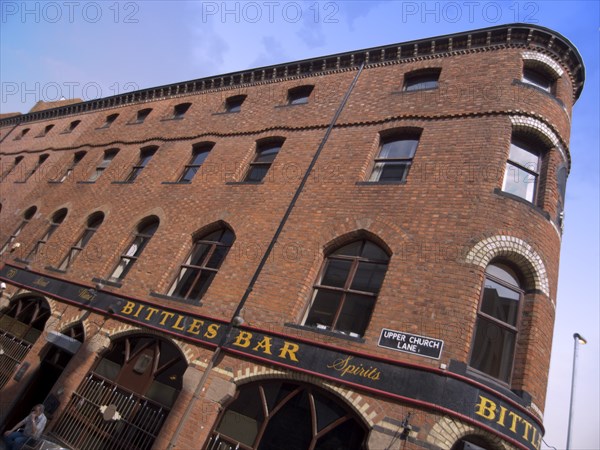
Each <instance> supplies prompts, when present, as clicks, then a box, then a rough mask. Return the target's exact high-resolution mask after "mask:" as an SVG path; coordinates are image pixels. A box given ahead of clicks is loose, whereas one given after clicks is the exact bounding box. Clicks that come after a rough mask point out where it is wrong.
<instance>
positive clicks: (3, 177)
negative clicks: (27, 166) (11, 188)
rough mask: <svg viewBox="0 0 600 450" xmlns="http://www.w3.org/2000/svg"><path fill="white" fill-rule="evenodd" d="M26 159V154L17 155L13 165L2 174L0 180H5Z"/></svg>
mask: <svg viewBox="0 0 600 450" xmlns="http://www.w3.org/2000/svg"><path fill="white" fill-rule="evenodd" d="M24 159H25V157H24V156H16V157H15V159H14V161H13V164H12V166H10V168H9V169H8V170H7V171H6V172H4V173H3V174H2V175H1V176H0V181H4V179H5V178H6V177H8V176H9V175H10V174H11V173H12V172H13V170H15V168H16V167H17V166H18V165H19V164H20V163H21V161H23V160H24Z"/></svg>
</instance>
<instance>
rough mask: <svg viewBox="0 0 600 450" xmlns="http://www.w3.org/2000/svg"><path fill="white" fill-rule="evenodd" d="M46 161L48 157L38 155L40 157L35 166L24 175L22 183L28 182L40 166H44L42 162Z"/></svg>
mask: <svg viewBox="0 0 600 450" xmlns="http://www.w3.org/2000/svg"><path fill="white" fill-rule="evenodd" d="M47 159H48V155H47V154H44V155H40V157H39V158H38V161H37V163H36V164H35V166H34V167H33V169H31V170H30V171H29V172H28V173H27V175H25V179H24V180H23V181H27V180H29V178H30V177H31V176H32V175H33V174H34V173H35V172H36V171H37V170H38V169H39V168H40V166H41V165H42V164H44V161H46V160H47Z"/></svg>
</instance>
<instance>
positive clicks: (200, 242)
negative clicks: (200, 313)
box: [167, 227, 235, 302]
mask: <svg viewBox="0 0 600 450" xmlns="http://www.w3.org/2000/svg"><path fill="white" fill-rule="evenodd" d="M218 231H220V232H221V235H220V237H219V239H220V240H218V241H214V240H208V239H206V238H207V237H210V236H211V235H212V234H214V233H215V232H218ZM225 233H229V234H230V239H231V243H230V244H227V243H224V242H223V241H224V238H225ZM234 242H235V234H234V233H233V231H232V230H231V229H229V228H228V227H220V228H216V229H214V230H212V231H209V232H208V233H203V234H202V235H201V236H200V237H198V238H196V239H194V242H193V244H192V248H191V250H190V251H189V252H188V254H187V256H186V258H185V259H184V262H183V263H182V264H180V265H179V270H178V272H177V275H176V276H175V278H174V279H173V282H172V283H171V285H170V286H169V290H168V291H167V295H168V296H169V297H174V298H179V299H182V300H186V301H189V302H200V300H202V297H204V294H206V291H208V289H209V288H210V285H211V284H212V282H213V280H214V278H215V277H216V276H217V274H218V273H219V270H220V268H221V266H222V265H223V263H224V261H225V259H226V258H227V255H228V254H229V251H230V250H231V247H232V246H233V243H234ZM202 246H208V249H206V250H205V252H204V254H203V255H202V259H201V264H200V265H197V264H191V263H190V262H191V261H193V260H194V259H196V257H197V253H198V251H200V250H201V247H202ZM218 247H221V248H225V253H224V254H223V256H222V258H221V260H220V261H219V262H218V264H217V267H209V266H207V264H208V263H209V262H210V261H211V259H212V256H213V255H214V254H215V251H216V249H217V248H218ZM187 271H191V272H192V273H193V271H197V273H196V275H195V276H194V278H193V281H192V283H191V284H190V286H189V287H188V288H187V291H186V293H185V295H174V293H175V292H177V291H179V290H180V289H181V287H183V286H185V284H187V282H186V278H185V273H186V272H187ZM203 272H210V273H211V274H212V276H210V278H209V279H208V280H205V281H204V284H202V285H201V286H200V291H199V292H198V295H197V296H194V297H191V296H190V294H192V293H193V292H194V290H196V287H197V286H198V284H199V283H201V282H202V280H201V276H202V274H203Z"/></svg>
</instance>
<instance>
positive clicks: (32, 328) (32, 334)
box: [0, 296, 51, 389]
mask: <svg viewBox="0 0 600 450" xmlns="http://www.w3.org/2000/svg"><path fill="white" fill-rule="evenodd" d="M50 313H51V311H50V307H49V306H48V303H47V302H46V300H45V299H43V298H41V297H35V296H28V297H21V298H19V299H17V300H14V301H12V302H11V303H10V304H9V305H8V308H7V309H5V310H4V311H3V312H2V313H1V314H0V348H2V349H3V353H1V354H0V389H1V388H2V386H4V385H5V384H6V382H7V381H8V380H9V379H10V377H11V376H12V374H13V372H14V370H15V368H16V367H17V366H18V365H19V364H20V363H21V361H23V360H24V359H25V356H27V353H28V352H29V350H30V349H31V347H32V346H33V344H35V342H36V341H37V339H38V338H39V337H40V334H42V331H44V327H45V326H46V321H47V320H48V318H49V317H50Z"/></svg>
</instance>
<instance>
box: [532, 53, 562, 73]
mask: <svg viewBox="0 0 600 450" xmlns="http://www.w3.org/2000/svg"><path fill="white" fill-rule="evenodd" d="M522 56H523V61H528V62H535V63H536V64H541V65H543V66H544V67H546V68H547V70H548V71H549V72H551V73H552V74H554V76H555V77H556V78H560V77H562V76H563V74H564V73H565V71H564V70H563V68H562V67H560V65H559V64H558V63H557V62H556V61H554V60H553V59H552V58H550V57H549V56H548V55H544V54H543V53H538V52H530V51H527V52H523V53H522Z"/></svg>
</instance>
